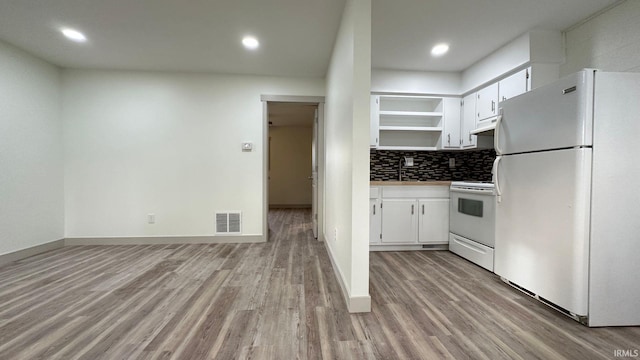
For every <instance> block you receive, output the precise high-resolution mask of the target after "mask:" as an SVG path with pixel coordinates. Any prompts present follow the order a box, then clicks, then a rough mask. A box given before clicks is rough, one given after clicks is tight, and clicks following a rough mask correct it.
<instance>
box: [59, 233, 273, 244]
mask: <svg viewBox="0 0 640 360" xmlns="http://www.w3.org/2000/svg"><path fill="white" fill-rule="evenodd" d="M262 242H266V239H265V237H264V236H263V235H240V236H139V237H74V238H65V239H64V245H65V246H71V245H169V244H244V243H262Z"/></svg>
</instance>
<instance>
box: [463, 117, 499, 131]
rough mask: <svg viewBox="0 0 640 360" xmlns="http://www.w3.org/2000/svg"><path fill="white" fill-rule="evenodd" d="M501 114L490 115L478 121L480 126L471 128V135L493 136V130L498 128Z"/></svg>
mask: <svg viewBox="0 0 640 360" xmlns="http://www.w3.org/2000/svg"><path fill="white" fill-rule="evenodd" d="M499 116H500V115H497V116H494V117H490V118H488V119H485V120H482V121H481V122H479V123H478V127H477V128H476V129H475V130H471V131H470V134H471V135H478V136H493V132H494V130H495V129H496V123H497V122H498V117H499Z"/></svg>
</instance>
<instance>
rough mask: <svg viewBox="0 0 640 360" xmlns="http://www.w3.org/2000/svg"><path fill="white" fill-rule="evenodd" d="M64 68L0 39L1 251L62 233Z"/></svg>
mask: <svg viewBox="0 0 640 360" xmlns="http://www.w3.org/2000/svg"><path fill="white" fill-rule="evenodd" d="M60 119H61V118H60V71H59V69H57V68H56V67H54V66H52V65H49V64H47V63H45V62H44V61H41V60H39V59H36V58H35V57H33V56H31V55H29V54H27V53H25V52H23V51H21V50H18V49H16V48H14V47H12V46H10V45H7V44H5V43H2V42H0V255H2V254H7V253H11V252H15V251H18V250H22V249H26V248H30V247H33V246H36V245H41V244H44V243H48V242H51V241H56V240H60V239H62V238H63V237H64V228H63V226H64V220H63V216H64V209H63V206H64V205H63V172H62V166H63V159H62V122H61V120H60Z"/></svg>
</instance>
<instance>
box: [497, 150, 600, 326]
mask: <svg viewBox="0 0 640 360" xmlns="http://www.w3.org/2000/svg"><path fill="white" fill-rule="evenodd" d="M591 151H592V150H591V149H589V148H581V149H568V150H557V151H548V152H539V153H529V154H520V155H507V156H503V157H502V158H501V161H500V163H499V165H498V166H497V168H498V171H497V172H498V174H497V179H498V182H499V186H500V192H501V195H499V196H498V197H497V198H498V199H499V200H497V201H498V202H497V206H496V245H495V267H494V269H495V273H496V274H498V275H500V276H501V277H503V278H506V279H507V280H509V281H511V282H513V283H515V284H516V285H518V286H521V287H523V288H525V289H527V290H529V291H531V292H533V293H535V294H537V295H539V296H540V297H542V298H544V299H546V300H548V301H550V302H552V303H554V304H556V305H557V306H560V307H562V308H564V309H567V310H569V311H570V312H572V313H574V314H577V315H582V316H585V315H587V305H588V304H587V299H588V251H589V196H590V186H591V180H590V179H591Z"/></svg>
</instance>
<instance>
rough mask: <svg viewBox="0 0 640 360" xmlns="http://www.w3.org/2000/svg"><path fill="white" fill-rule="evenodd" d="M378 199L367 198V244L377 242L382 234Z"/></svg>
mask: <svg viewBox="0 0 640 360" xmlns="http://www.w3.org/2000/svg"><path fill="white" fill-rule="evenodd" d="M380 214H381V213H380V200H379V199H369V244H378V243H379V242H380V234H382V216H380Z"/></svg>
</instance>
